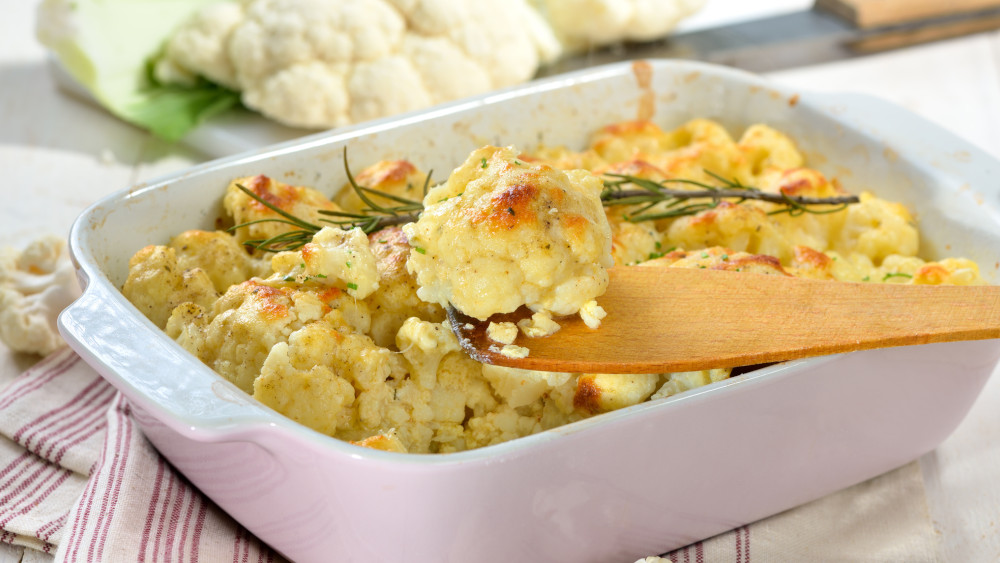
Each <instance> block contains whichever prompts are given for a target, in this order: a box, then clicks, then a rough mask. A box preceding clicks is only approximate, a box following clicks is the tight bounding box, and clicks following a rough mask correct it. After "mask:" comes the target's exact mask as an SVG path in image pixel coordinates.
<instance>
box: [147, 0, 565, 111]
mask: <svg viewBox="0 0 1000 563" xmlns="http://www.w3.org/2000/svg"><path fill="white" fill-rule="evenodd" d="M560 50H561V47H560V45H559V43H558V41H557V40H556V38H555V36H554V35H553V34H552V31H551V29H550V28H549V27H548V26H547V25H546V24H545V23H544V22H543V21H542V19H541V17H540V16H539V15H538V13H537V12H535V11H534V10H533V9H532V8H531V7H530V6H528V5H527V3H526V2H525V0H481V1H478V2H474V3H473V2H466V1H464V0H408V1H405V2H404V1H401V0H247V1H245V2H241V3H239V4H223V5H212V6H208V7H206V8H205V9H204V10H203V11H202V12H201V13H200V14H198V15H196V16H194V17H193V18H192V19H191V20H190V21H189V22H188V23H186V24H185V25H184V26H182V27H181V28H180V29H179V30H177V31H176V32H175V34H174V35H173V37H172V38H171V39H170V40H169V42H168V44H167V48H166V56H165V58H164V60H163V61H161V63H160V64H159V67H160V70H161V72H160V73H159V75H160V77H161V79H168V80H169V79H172V78H173V77H176V80H177V81H181V82H183V81H184V80H185V77H186V76H191V75H202V76H206V77H209V78H211V79H213V80H216V81H218V82H220V83H222V84H225V85H227V86H229V87H230V88H233V89H235V90H238V91H241V92H242V95H241V99H242V102H243V103H244V104H245V105H246V106H247V107H249V108H251V109H254V110H257V111H259V112H261V113H262V114H264V115H265V116H268V117H271V118H273V119H275V120H277V121H280V122H282V123H285V124H287V125H292V126H296V127H309V128H329V127H337V126H342V125H347V124H350V123H356V122H359V121H364V120H367V119H373V118H378V117H385V116H388V115H391V114H394V113H399V112H403V111H408V110H414V109H419V108H421V107H425V106H428V105H431V104H436V103H440V102H444V101H448V100H452V99H456V98H459V97H464V96H470V95H473V94H478V93H482V92H486V91H488V90H492V89H494V88H499V87H503V86H510V85H513V84H516V83H518V82H522V81H524V80H527V79H528V78H530V77H531V76H533V75H534V73H535V71H536V69H537V68H538V66H539V64H540V63H541V62H543V61H547V60H551V59H552V58H554V57H555V56H557V55H558V53H559V52H560Z"/></svg>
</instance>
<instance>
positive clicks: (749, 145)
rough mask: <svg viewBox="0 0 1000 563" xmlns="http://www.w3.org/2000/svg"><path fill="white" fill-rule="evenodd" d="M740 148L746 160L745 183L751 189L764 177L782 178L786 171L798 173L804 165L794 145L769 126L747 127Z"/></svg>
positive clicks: (739, 144)
mask: <svg viewBox="0 0 1000 563" xmlns="http://www.w3.org/2000/svg"><path fill="white" fill-rule="evenodd" d="M737 146H738V148H739V150H740V151H741V152H742V153H743V157H744V159H745V160H746V162H745V164H744V166H745V168H744V173H745V177H744V178H742V180H743V181H744V182H746V183H749V184H751V185H755V186H756V185H757V184H758V182H757V181H756V180H757V179H758V178H760V176H761V175H762V174H766V173H773V172H778V173H779V174H780V173H782V172H784V171H786V170H796V169H799V168H801V167H802V166H803V165H804V164H805V159H804V158H803V157H802V153H800V152H799V149H798V147H796V146H795V143H794V142H793V141H792V140H791V139H789V138H788V136H787V135H785V134H784V133H782V132H780V131H778V130H777V129H774V128H772V127H768V126H767V125H762V124H759V123H758V124H756V125H751V126H750V127H747V129H746V130H745V131H744V132H743V135H742V136H741V137H740V140H739V141H738V142H737ZM757 187H761V186H757ZM790 195H794V194H790Z"/></svg>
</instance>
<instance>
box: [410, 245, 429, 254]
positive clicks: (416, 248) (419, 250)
mask: <svg viewBox="0 0 1000 563" xmlns="http://www.w3.org/2000/svg"><path fill="white" fill-rule="evenodd" d="M413 250H416V251H417V252H419V253H421V254H427V251H426V250H424V249H423V248H420V247H419V246H414V247H413Z"/></svg>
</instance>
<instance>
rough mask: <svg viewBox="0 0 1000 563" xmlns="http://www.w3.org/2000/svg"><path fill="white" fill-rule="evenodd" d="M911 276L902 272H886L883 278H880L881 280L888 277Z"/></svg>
mask: <svg viewBox="0 0 1000 563" xmlns="http://www.w3.org/2000/svg"><path fill="white" fill-rule="evenodd" d="M912 277H913V276H911V275H910V274H904V273H903V272H890V273H888V274H886V275H885V277H884V278H882V281H885V280H887V279H889V278H912Z"/></svg>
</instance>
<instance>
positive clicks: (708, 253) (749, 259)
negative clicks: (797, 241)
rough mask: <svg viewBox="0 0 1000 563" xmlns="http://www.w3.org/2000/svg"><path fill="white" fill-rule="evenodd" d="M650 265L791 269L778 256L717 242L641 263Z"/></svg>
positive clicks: (782, 272) (780, 271)
mask: <svg viewBox="0 0 1000 563" xmlns="http://www.w3.org/2000/svg"><path fill="white" fill-rule="evenodd" d="M639 266H640V267H646V268H665V267H669V268H689V269H696V268H697V269H701V270H725V271H728V272H745V273H755V274H767V275H775V276H787V275H789V274H788V272H787V271H785V269H784V268H783V267H782V266H781V262H779V261H778V259H777V258H775V257H774V256H768V255H766V254H750V253H747V252H733V251H732V250H729V249H728V248H723V247H719V246H715V247H712V248H705V249H703V250H693V251H685V250H672V251H670V252H668V253H666V254H665V255H663V256H662V257H660V258H656V259H654V260H649V261H646V262H642V263H641V264H639Z"/></svg>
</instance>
